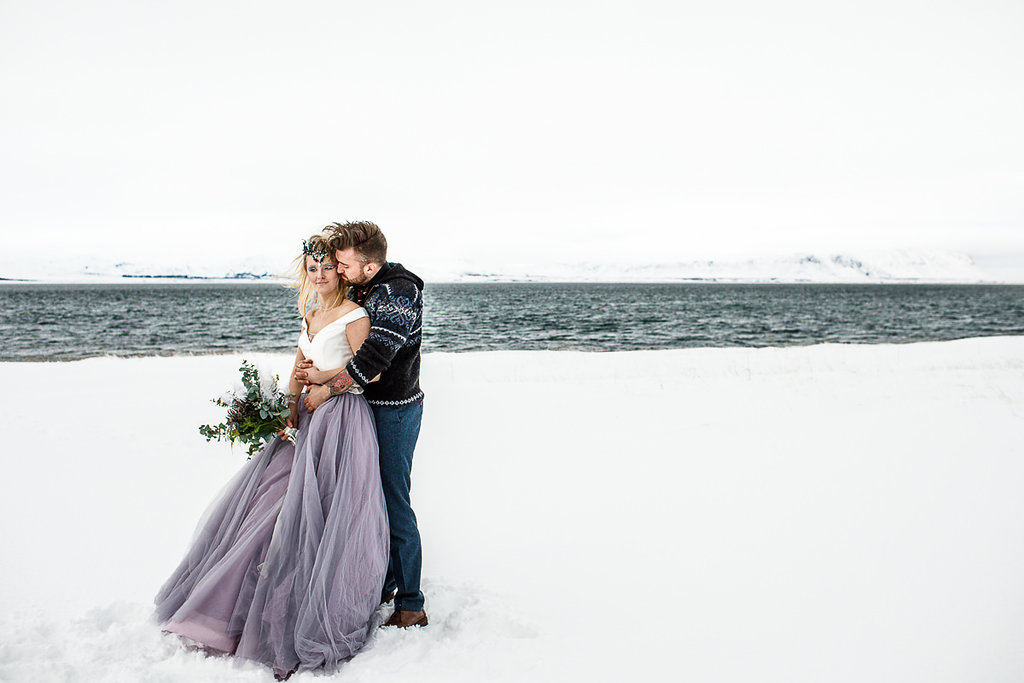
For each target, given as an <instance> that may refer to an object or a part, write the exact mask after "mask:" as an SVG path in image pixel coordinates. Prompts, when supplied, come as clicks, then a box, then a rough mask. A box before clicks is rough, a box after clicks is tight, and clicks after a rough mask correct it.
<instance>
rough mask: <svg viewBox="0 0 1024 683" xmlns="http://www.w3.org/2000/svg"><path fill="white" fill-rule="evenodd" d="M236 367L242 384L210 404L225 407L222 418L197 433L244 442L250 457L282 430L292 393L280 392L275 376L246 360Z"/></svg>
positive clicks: (224, 439) (201, 427)
mask: <svg viewBox="0 0 1024 683" xmlns="http://www.w3.org/2000/svg"><path fill="white" fill-rule="evenodd" d="M239 370H241V371H242V387H241V388H240V389H234V390H232V391H229V392H228V393H226V394H225V395H224V396H221V397H220V398H215V399H213V403H215V404H217V405H219V406H223V407H225V408H227V409H228V414H227V416H226V417H225V418H224V421H223V422H221V423H220V424H217V425H201V426H200V427H199V433H200V434H202V435H203V436H205V437H206V440H207V441H212V440H214V439H216V440H217V441H229V442H231V443H232V444H234V443H235V442H240V443H243V444H247V445H248V446H249V457H250V458H251V457H252V456H253V455H254V454H256V453H257V452H259V450H260V449H261V448H263V446H264V445H266V444H267V443H269V442H270V440H271V439H273V438H274V435H275V434H277V433H278V432H280V431H281V430H282V429H285V422H284V421H285V420H286V419H287V418H288V401H289V399H291V398H293V397H294V394H284V393H282V392H281V390H280V389H279V388H278V386H277V381H278V378H277V375H273V376H268V377H260V371H259V369H258V368H257V367H256V366H255V365H253V364H252V363H250V362H249V361H247V360H243V361H242V367H240V368H239Z"/></svg>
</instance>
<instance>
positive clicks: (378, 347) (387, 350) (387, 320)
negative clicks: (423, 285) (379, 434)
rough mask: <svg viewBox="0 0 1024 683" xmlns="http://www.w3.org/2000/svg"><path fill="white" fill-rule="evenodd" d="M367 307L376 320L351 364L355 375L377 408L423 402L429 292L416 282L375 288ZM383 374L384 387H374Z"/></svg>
mask: <svg viewBox="0 0 1024 683" xmlns="http://www.w3.org/2000/svg"><path fill="white" fill-rule="evenodd" d="M362 305H363V307H364V308H365V309H366V312H367V314H369V317H370V335H369V337H367V339H366V341H365V342H363V345H362V347H360V349H359V351H358V352H357V353H356V355H355V357H354V358H353V359H352V360H351V361H350V362H349V364H348V368H347V369H348V371H349V375H350V376H351V377H352V378H353V379H354V380H355V381H356V382H357V383H358V384H359V385H360V386H362V387H363V388H364V389H365V390H366V397H367V400H368V401H369V402H370V403H371V404H381V405H402V404H405V403H412V402H413V401H418V400H419V399H421V398H422V397H423V392H421V391H420V390H419V347H420V343H421V341H422V338H423V292H422V291H421V290H420V289H419V287H417V286H416V284H414V283H413V282H412V281H410V280H408V279H405V278H396V279H392V280H388V281H385V282H381V283H379V284H376V285H373V286H372V287H371V289H370V290H369V291H367V292H366V293H365V299H364V300H363V303H362ZM385 371H386V372H385ZM378 373H383V374H382V376H381V379H380V381H378V382H374V383H373V384H372V385H371V384H370V380H371V379H373V378H374V377H375V376H376V375H377V374H378Z"/></svg>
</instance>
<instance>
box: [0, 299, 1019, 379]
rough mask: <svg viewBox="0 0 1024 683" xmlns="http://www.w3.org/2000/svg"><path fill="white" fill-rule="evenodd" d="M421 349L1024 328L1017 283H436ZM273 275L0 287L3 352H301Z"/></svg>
mask: <svg viewBox="0 0 1024 683" xmlns="http://www.w3.org/2000/svg"><path fill="white" fill-rule="evenodd" d="M424 298H425V304H424V306H425V310H424V342H423V350H424V351H425V352H430V351H481V350H498V349H572V350H584V351H627V350H635V349H677V348H686V347H697V346H789V345H795V344H818V343H822V342H842V343H868V344H873V343H894V342H914V341H932V340H946V339H959V338H963V337H976V336H988V335H1019V334H1024V286H1021V285H910V284H901V285H818V284H799V285H780V284H771V285H752V284H721V283H680V284H535V283H530V284H526V283H523V284H484V283H473V284H433V285H432V284H428V285H427V289H426V290H425V292H424ZM298 329H299V323H298V312H297V309H296V307H295V303H294V291H293V290H289V289H286V288H284V287H282V286H281V285H277V284H268V283H255V284H233V283H206V282H198V283H148V282H147V283H132V282H127V283H123V284H122V283H117V284H102V285H100V284H96V285H89V284H86V285H54V284H0V361H12V360H14V361H37V360H47V361H63V360H74V359H79V358H87V357H90V356H105V355H116V356H148V355H177V354H209V353H229V352H248V351H273V352H285V351H291V350H292V349H294V347H295V343H296V339H297V335H298Z"/></svg>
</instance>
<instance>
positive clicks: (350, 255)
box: [335, 247, 377, 285]
mask: <svg viewBox="0 0 1024 683" xmlns="http://www.w3.org/2000/svg"><path fill="white" fill-rule="evenodd" d="M335 256H337V257H338V271H339V272H340V273H341V276H342V277H343V278H345V281H346V282H348V283H349V284H350V285H362V284H365V283H367V282H369V281H370V278H372V277H373V274H374V273H375V272H376V270H377V269H376V266H375V265H374V264H373V263H364V262H363V257H362V256H360V255H359V254H358V253H357V252H356V250H355V248H353V247H349V248H348V249H338V251H336V252H335Z"/></svg>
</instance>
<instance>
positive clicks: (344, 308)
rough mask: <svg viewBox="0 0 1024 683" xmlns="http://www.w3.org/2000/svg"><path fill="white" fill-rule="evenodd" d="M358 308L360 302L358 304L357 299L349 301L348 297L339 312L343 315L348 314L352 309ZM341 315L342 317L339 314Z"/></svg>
mask: <svg viewBox="0 0 1024 683" xmlns="http://www.w3.org/2000/svg"><path fill="white" fill-rule="evenodd" d="M357 308H359V304H357V303H356V302H355V301H348V300H347V299H346V300H345V303H343V304H342V305H341V306H339V307H338V312H339V313H340V314H341V315H348V314H349V313H351V312H352V311H354V310H356V309H357ZM339 317H341V316H339Z"/></svg>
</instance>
